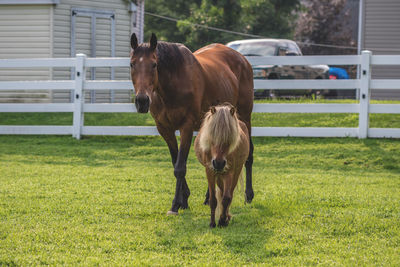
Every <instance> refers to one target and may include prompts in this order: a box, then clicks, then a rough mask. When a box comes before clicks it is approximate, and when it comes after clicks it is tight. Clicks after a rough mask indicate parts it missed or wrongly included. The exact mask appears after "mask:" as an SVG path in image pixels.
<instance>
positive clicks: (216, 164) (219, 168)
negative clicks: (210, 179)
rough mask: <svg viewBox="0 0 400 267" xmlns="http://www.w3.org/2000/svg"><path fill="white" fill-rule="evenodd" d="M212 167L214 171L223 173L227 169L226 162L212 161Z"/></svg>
mask: <svg viewBox="0 0 400 267" xmlns="http://www.w3.org/2000/svg"><path fill="white" fill-rule="evenodd" d="M212 165H213V168H214V170H216V171H217V172H221V171H223V170H224V168H225V165H226V160H216V159H213V160H212Z"/></svg>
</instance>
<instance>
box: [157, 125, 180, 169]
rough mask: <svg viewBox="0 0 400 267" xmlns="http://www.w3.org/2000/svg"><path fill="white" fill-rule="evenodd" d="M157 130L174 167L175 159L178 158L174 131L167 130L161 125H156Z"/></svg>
mask: <svg viewBox="0 0 400 267" xmlns="http://www.w3.org/2000/svg"><path fill="white" fill-rule="evenodd" d="M157 130H158V132H159V133H160V135H161V136H162V138H163V139H164V140H165V142H166V143H167V146H168V149H169V153H170V155H171V160H172V166H173V167H175V163H176V158H177V157H178V143H177V141H176V136H175V131H174V130H172V129H167V128H165V127H163V126H161V125H157Z"/></svg>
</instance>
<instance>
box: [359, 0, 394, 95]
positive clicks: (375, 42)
mask: <svg viewBox="0 0 400 267" xmlns="http://www.w3.org/2000/svg"><path fill="white" fill-rule="evenodd" d="M363 13H364V19H363V21H364V25H363V40H362V49H367V50H371V51H372V53H373V54H374V55H400V1H399V0H364V12H363ZM372 78H373V79H400V67H399V66H373V68H372ZM372 98H374V99H400V90H373V91H372Z"/></svg>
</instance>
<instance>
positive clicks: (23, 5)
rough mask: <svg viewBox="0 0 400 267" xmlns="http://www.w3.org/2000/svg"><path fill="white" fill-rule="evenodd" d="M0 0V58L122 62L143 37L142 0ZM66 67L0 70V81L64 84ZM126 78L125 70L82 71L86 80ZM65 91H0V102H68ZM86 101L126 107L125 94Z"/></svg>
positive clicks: (96, 96) (107, 94)
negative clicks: (132, 42)
mask: <svg viewBox="0 0 400 267" xmlns="http://www.w3.org/2000/svg"><path fill="white" fill-rule="evenodd" d="M137 4H138V5H137V6H136V5H134V4H132V3H130V2H129V1H127V0H115V1H109V0H0V58H51V57H57V58H59V57H71V56H75V54H77V53H85V54H86V55H87V56H88V57H127V56H129V52H130V42H129V40H130V35H131V33H132V32H136V33H137V34H138V35H139V36H140V37H139V38H143V37H142V35H143V15H144V0H138V1H137ZM71 75H73V72H72V74H71V70H70V69H68V68H55V69H48V68H47V69H46V68H44V69H43V68H42V69H29V70H28V69H26V70H21V69H7V70H4V69H3V70H0V80H2V81H7V80H8V81H12V80H47V79H55V80H66V79H71V78H73V77H71ZM110 78H113V79H129V69H128V68H115V69H111V68H97V69H90V70H88V76H87V79H110ZM70 98H71V97H70V92H69V91H65V92H57V93H51V92H50V91H38V92H34V93H32V92H1V93H0V102H10V101H12V102H68V101H70ZM86 98H87V101H90V102H128V101H130V95H129V92H121V91H116V92H113V91H110V90H107V91H105V92H88V93H87V95H86Z"/></svg>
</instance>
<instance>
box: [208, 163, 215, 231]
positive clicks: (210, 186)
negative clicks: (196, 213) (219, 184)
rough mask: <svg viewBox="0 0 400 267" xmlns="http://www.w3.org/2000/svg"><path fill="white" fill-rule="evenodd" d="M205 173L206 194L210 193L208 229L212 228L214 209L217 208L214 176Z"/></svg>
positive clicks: (213, 224)
mask: <svg viewBox="0 0 400 267" xmlns="http://www.w3.org/2000/svg"><path fill="white" fill-rule="evenodd" d="M206 173H207V180H208V189H209V190H208V192H210V199H209V203H210V210H211V217H210V228H214V227H215V226H216V224H215V209H216V208H217V198H216V196H215V194H216V192H215V176H214V175H213V174H212V173H210V172H208V171H206Z"/></svg>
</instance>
